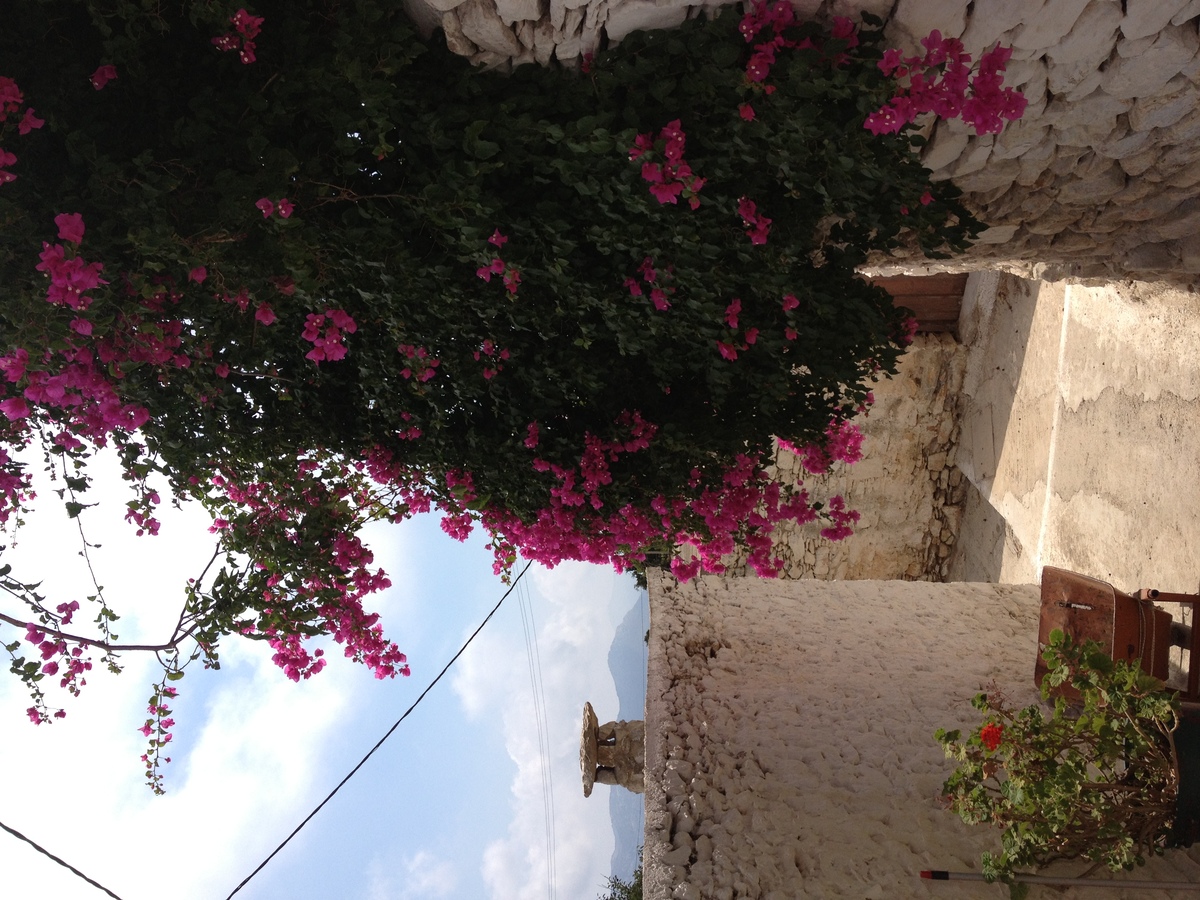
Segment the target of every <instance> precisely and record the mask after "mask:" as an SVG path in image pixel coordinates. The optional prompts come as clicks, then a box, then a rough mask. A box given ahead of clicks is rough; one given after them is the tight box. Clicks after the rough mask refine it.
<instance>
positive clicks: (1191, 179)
mask: <svg viewBox="0 0 1200 900" xmlns="http://www.w3.org/2000/svg"><path fill="white" fill-rule="evenodd" d="M1166 184H1167V186H1168V187H1171V188H1174V189H1175V190H1179V191H1184V190H1188V189H1189V188H1194V187H1196V185H1198V184H1200V163H1190V164H1188V165H1186V166H1184V167H1183V168H1181V169H1180V170H1179V171H1178V172H1176V173H1175V174H1174V175H1172V176H1171V177H1170V178H1168V179H1167V181H1166Z"/></svg>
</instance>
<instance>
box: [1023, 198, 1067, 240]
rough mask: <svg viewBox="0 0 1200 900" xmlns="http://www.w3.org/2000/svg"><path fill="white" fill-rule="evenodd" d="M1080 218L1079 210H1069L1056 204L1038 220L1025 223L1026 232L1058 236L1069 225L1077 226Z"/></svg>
mask: <svg viewBox="0 0 1200 900" xmlns="http://www.w3.org/2000/svg"><path fill="white" fill-rule="evenodd" d="M1078 218H1079V210H1077V209H1069V208H1067V207H1065V206H1063V205H1062V204H1059V203H1055V204H1053V205H1052V206H1051V207H1050V208H1049V209H1047V210H1046V211H1045V212H1044V213H1042V214H1041V215H1040V216H1038V217H1037V218H1036V219H1030V220H1028V221H1027V222H1025V230H1026V231H1027V232H1029V233H1030V234H1041V235H1051V234H1058V233H1059V232H1060V231H1063V230H1064V229H1066V228H1067V226H1068V225H1073V224H1075V221H1076V220H1077V219H1078Z"/></svg>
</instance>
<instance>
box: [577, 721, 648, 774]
mask: <svg viewBox="0 0 1200 900" xmlns="http://www.w3.org/2000/svg"><path fill="white" fill-rule="evenodd" d="M579 769H580V772H581V773H582V775H583V796H585V797H590V796H591V795H592V787H593V786H594V785H595V784H596V782H600V784H619V785H620V786H621V787H623V788H627V789H629V790H631V791H633V792H634V793H635V794H640V793H642V792H643V791H644V790H645V783H646V780H645V769H646V723H645V722H624V721H622V722H605V723H604V724H603V725H601V724H600V722H599V720H598V719H597V718H596V711H595V710H594V709H592V704H591V703H584V704H583V734H582V736H581V737H580V741H579Z"/></svg>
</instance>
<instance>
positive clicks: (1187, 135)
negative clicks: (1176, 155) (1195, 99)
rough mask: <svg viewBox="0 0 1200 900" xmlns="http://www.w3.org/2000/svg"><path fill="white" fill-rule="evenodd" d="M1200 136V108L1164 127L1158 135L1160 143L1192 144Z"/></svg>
mask: <svg viewBox="0 0 1200 900" xmlns="http://www.w3.org/2000/svg"><path fill="white" fill-rule="evenodd" d="M1198 138H1200V109H1193V110H1191V111H1190V112H1188V113H1187V114H1186V115H1184V117H1183V118H1182V119H1180V120H1179V121H1178V122H1175V123H1173V124H1171V125H1169V126H1168V127H1166V128H1164V129H1163V130H1162V132H1161V133H1160V134H1159V135H1158V142H1159V144H1160V145H1169V144H1190V143H1192V142H1193V141H1195V140H1197V139H1198Z"/></svg>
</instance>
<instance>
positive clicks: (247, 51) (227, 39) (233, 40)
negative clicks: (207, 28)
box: [212, 9, 264, 65]
mask: <svg viewBox="0 0 1200 900" xmlns="http://www.w3.org/2000/svg"><path fill="white" fill-rule="evenodd" d="M229 21H230V22H232V23H233V27H234V31H227V32H225V34H223V35H221V36H220V37H215V38H213V39H212V42H213V46H215V47H216V48H217V49H218V50H221V51H224V52H229V51H231V50H237V51H238V55H239V56H240V57H241V59H242V63H243V64H244V65H249V64H250V63H252V62H254V60H255V56H254V49H255V43H254V39H255V38H256V37H258V34H259V32H260V31H262V23H263V21H264V19H263V17H262V16H252V15H250V13H248V12H246V10H245V9H239V10H238V11H237V12H236V13H234V14H233V15H232V16H230V17H229Z"/></svg>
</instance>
